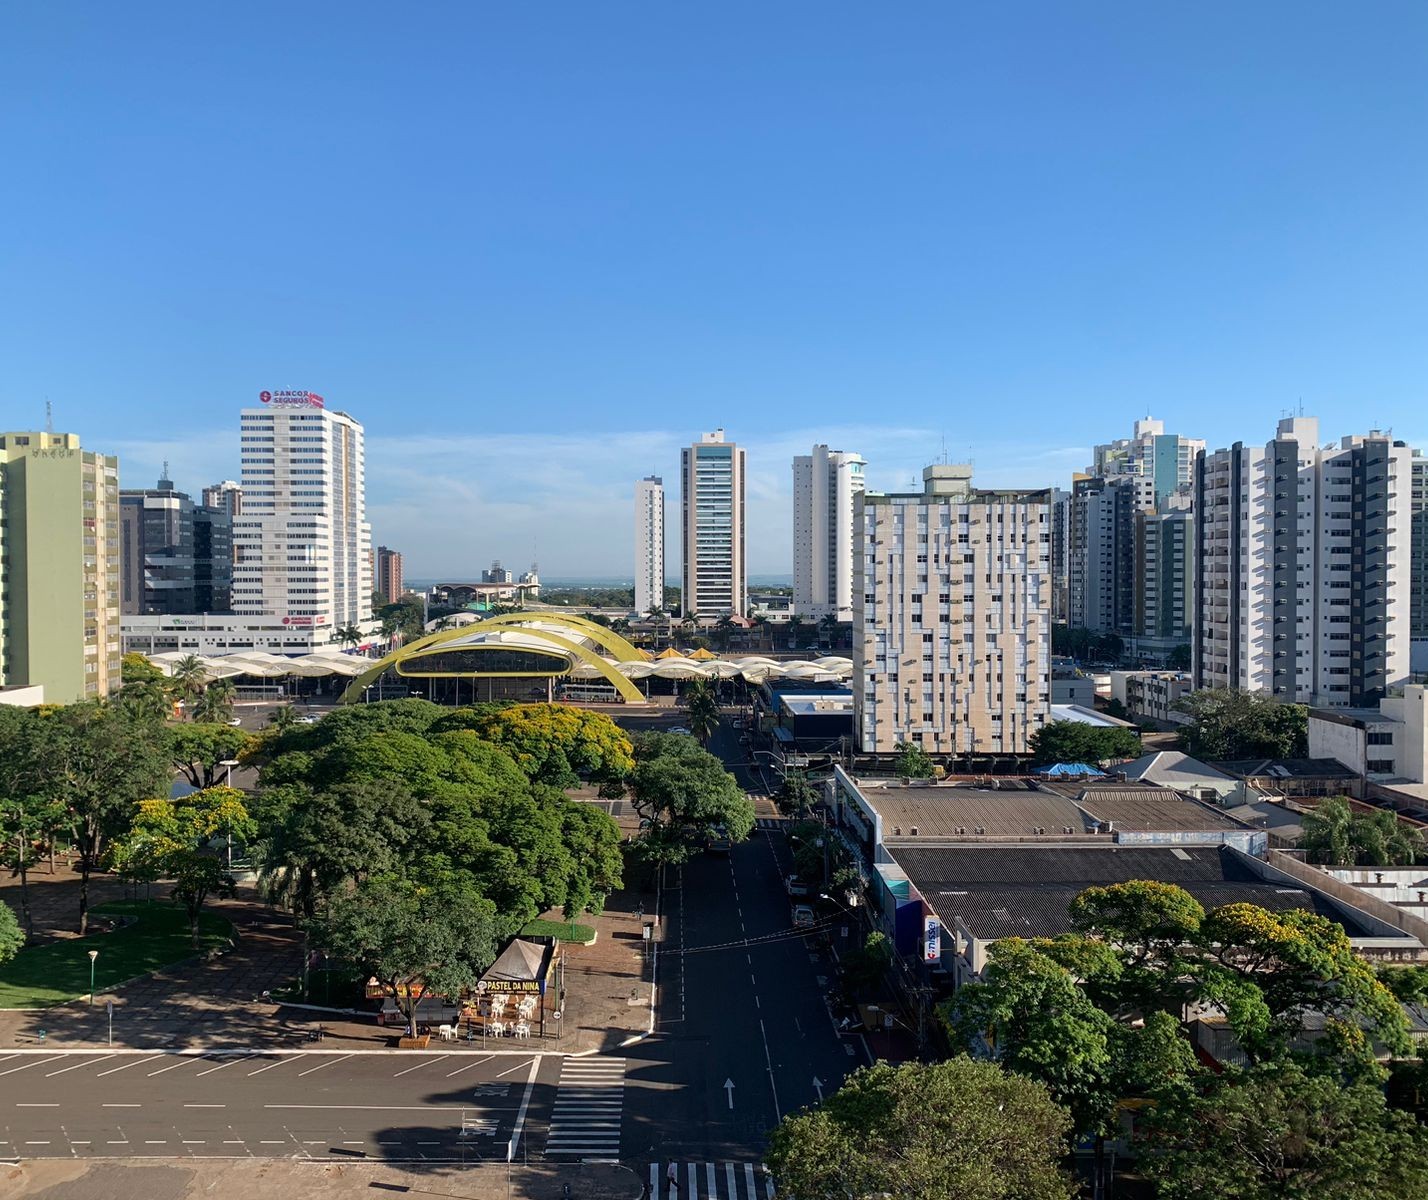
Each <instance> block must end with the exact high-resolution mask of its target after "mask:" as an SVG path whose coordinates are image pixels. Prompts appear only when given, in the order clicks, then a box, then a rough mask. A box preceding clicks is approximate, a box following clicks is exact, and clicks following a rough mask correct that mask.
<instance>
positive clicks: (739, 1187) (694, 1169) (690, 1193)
mask: <svg viewBox="0 0 1428 1200" xmlns="http://www.w3.org/2000/svg"><path fill="white" fill-rule="evenodd" d="M670 1167H673V1168H674V1171H673V1173H672V1174H673V1177H674V1181H675V1182H677V1183H678V1187H675V1186H674V1184H673V1183H672V1182H671V1171H670ZM773 1194H774V1183H773V1179H772V1178H771V1177H770V1176H769V1173H768V1172H767V1171H765V1170H764V1167H763V1164H762V1163H749V1162H742V1163H734V1162H723V1163H712V1162H677V1163H650V1183H649V1195H650V1200H773Z"/></svg>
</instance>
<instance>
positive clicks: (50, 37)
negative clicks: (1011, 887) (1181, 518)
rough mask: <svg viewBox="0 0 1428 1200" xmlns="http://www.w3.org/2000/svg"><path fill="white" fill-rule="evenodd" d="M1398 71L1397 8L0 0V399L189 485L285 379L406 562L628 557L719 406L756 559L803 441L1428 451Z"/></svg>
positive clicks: (1001, 456) (1019, 475)
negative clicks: (643, 499) (745, 487)
mask: <svg viewBox="0 0 1428 1200" xmlns="http://www.w3.org/2000/svg"><path fill="white" fill-rule="evenodd" d="M1425 52H1428V5H1424V4H1423V3H1421V0H1413V2H1392V0H1383V2H1378V3H1374V4H1371V5H1351V4H1347V3H1337V4H1325V3H1315V2H1313V0H1297V2H1295V3H1274V2H1268V0H1257V2H1256V3H1254V4H1248V5H1247V4H1242V3H1234V4H1231V3H1211V4H1200V5H1174V6H1172V5H1164V4H1154V5H1147V4H1142V3H1132V2H1129V0H1127V2H1125V3H1117V4H1098V3H1094V2H1086V3H1078V4H1066V3H1064V2H1061V0H1056V2H1050V3H1031V2H1027V3H1018V4H1014V5H1007V4H953V3H937V4H919V3H907V4H900V5H868V4H864V3H858V4H854V3H836V2H827V0H825V2H820V3H792V2H782V0H781V2H780V3H777V4H767V3H762V4H752V3H747V4H746V3H733V2H729V0H723V2H721V3H719V4H717V5H715V4H706V5H656V4H624V3H599V4H592V3H588V2H586V0H581V2H579V3H575V2H571V3H557V2H550V3H542V4H522V5H517V4H502V5H497V4H491V3H475V2H470V3H459V4H456V3H450V4H442V3H433V4H427V5H414V6H394V5H390V4H381V5H378V4H366V3H359V2H355V0H347V2H344V3H340V4H339V3H330V4H324V3H303V4H291V3H282V4H279V3H259V2H253V0H250V2H248V3H245V4H242V5H207V4H197V5H196V4H191V3H185V4H177V3H172V4H166V3H145V4H136V5H130V4H119V5H116V4H113V3H108V2H104V3H79V2H74V3H65V4H51V5H38V4H32V5H18V4H17V5H8V6H6V7H5V8H4V10H3V12H2V13H0V164H3V165H0V424H4V425H6V426H7V427H25V426H34V425H36V424H38V423H39V422H40V421H41V420H42V418H43V402H44V399H45V398H46V397H48V398H49V399H50V400H51V401H52V402H53V404H54V407H55V414H56V425H57V427H62V428H65V429H73V430H75V431H77V432H79V433H81V434H82V436H83V438H84V440H85V443H86V444H87V445H92V446H94V447H96V448H100V449H105V450H111V451H115V450H117V452H119V453H120V454H121V456H122V461H123V473H124V482H125V483H126V484H132V485H135V486H139V485H144V484H147V483H148V482H149V481H150V478H151V477H152V476H153V475H155V474H156V472H157V470H158V464H159V462H160V460H161V459H163V458H165V457H167V458H169V459H171V460H172V462H173V470H174V473H175V475H176V477H177V479H178V481H179V482H180V484H181V485H184V486H189V487H191V488H195V489H196V488H197V487H199V486H201V485H202V484H203V483H205V482H208V481H209V480H210V479H211V478H218V477H221V476H224V475H230V476H231V475H233V474H235V472H236V471H237V450H236V434H237V412H238V409H239V408H240V407H241V406H242V405H243V404H245V403H251V402H252V398H253V397H254V396H255V395H256V393H257V392H258V391H259V390H260V389H263V388H278V387H298V388H311V389H313V390H315V391H319V392H321V393H323V395H325V396H326V397H328V399H329V402H330V403H332V404H333V405H334V406H337V407H341V408H343V409H345V410H347V411H349V412H351V413H353V414H354V415H355V416H357V417H358V418H359V419H361V420H362V421H364V422H365V424H366V426H367V430H368V437H369V471H368V479H369V487H368V491H369V504H370V508H371V511H372V519H373V525H374V532H375V534H376V536H377V538H378V539H379V540H381V541H383V542H387V543H388V544H391V545H395V546H398V547H400V548H403V549H405V550H406V551H407V554H408V571H409V573H412V574H417V575H464V574H469V573H470V572H471V571H472V570H474V569H476V568H477V567H479V566H480V565H481V564H482V563H483V562H485V561H488V560H489V559H490V558H492V557H495V556H499V557H501V558H503V559H505V560H506V561H507V562H508V563H523V562H524V561H525V560H527V559H529V558H531V557H532V556H533V555H538V556H539V558H540V561H541V565H542V568H543V570H544V571H545V573H547V574H555V575H572V574H600V575H613V574H621V573H626V572H627V571H629V570H630V567H629V565H628V563H629V558H630V544H631V540H632V535H631V525H632V517H631V516H630V500H629V497H630V493H631V489H632V485H633V481H634V479H635V478H637V477H638V476H639V475H642V474H645V473H647V472H649V471H652V470H653V471H658V472H660V473H662V474H664V476H665V477H666V481H667V483H668V484H670V485H674V483H675V481H676V477H677V464H678V455H677V448H678V446H679V445H680V444H681V443H682V442H687V441H689V440H692V439H693V437H694V436H695V435H696V434H697V433H698V432H699V431H700V430H701V429H705V428H712V427H714V426H715V425H723V426H724V427H725V428H726V429H728V431H729V434H730V436H731V437H735V438H737V439H738V440H739V441H740V442H741V443H743V444H746V445H747V446H748V447H749V452H750V470H751V509H752V522H751V523H752V528H751V546H750V568H751V569H752V570H754V571H755V572H771V571H785V570H787V569H788V565H787V563H788V553H789V550H788V546H789V542H790V522H789V512H788V495H789V491H790V471H789V464H788V457H789V456H790V455H791V454H793V453H795V452H799V451H806V449H807V447H808V446H809V445H810V444H811V443H812V442H813V441H814V440H828V441H831V442H833V443H834V444H835V445H840V446H842V448H844V449H850V450H859V451H861V452H862V453H864V454H865V455H866V456H867V457H868V459H869V460H870V467H869V477H870V481H871V483H872V485H873V486H876V487H883V488H901V487H905V486H906V485H907V484H908V482H909V480H910V479H911V478H912V477H913V476H914V475H915V473H916V472H917V470H918V468H919V467H920V466H921V465H922V464H923V462H925V461H927V460H929V459H931V458H932V457H934V456H936V455H937V454H938V453H939V452H940V450H941V447H942V444H943V441H944V439H945V443H946V447H947V450H948V452H949V454H951V455H952V456H954V457H972V458H973V459H974V460H975V462H976V464H977V469H978V475H979V477H980V478H981V479H982V480H983V481H984V482H987V483H1000V484H1014V483H1015V484H1026V485H1045V484H1050V483H1054V482H1057V481H1060V480H1064V478H1065V477H1066V476H1067V474H1068V473H1069V471H1070V470H1072V469H1074V468H1077V467H1080V466H1082V465H1084V463H1085V462H1086V460H1087V458H1088V454H1089V447H1090V446H1091V445H1092V444H1093V443H1094V442H1097V441H1104V440H1107V439H1109V438H1110V437H1113V436H1119V435H1123V434H1125V433H1127V432H1128V431H1129V428H1130V425H1131V423H1132V421H1133V420H1134V419H1135V417H1137V416H1140V415H1145V414H1146V413H1154V414H1155V415H1156V416H1159V417H1162V418H1164V419H1165V420H1166V422H1167V428H1169V429H1171V430H1175V431H1180V432H1185V433H1190V434H1195V435H1200V436H1204V437H1207V438H1208V439H1209V440H1210V441H1211V443H1212V444H1216V445H1218V444H1226V443H1228V442H1230V441H1233V440H1235V439H1237V438H1243V439H1245V440H1247V441H1260V442H1262V441H1264V440H1265V439H1267V438H1268V436H1269V435H1270V433H1271V432H1272V428H1273V424H1274V421H1275V419H1276V418H1277V417H1278V416H1279V414H1280V413H1281V411H1283V410H1284V409H1286V408H1288V407H1290V406H1293V405H1295V404H1298V403H1300V402H1301V401H1302V403H1303V404H1304V407H1305V411H1306V412H1309V413H1311V414H1315V415H1318V416H1319V417H1320V420H1321V429H1322V431H1323V433H1324V435H1325V436H1326V437H1330V436H1332V437H1338V436H1339V435H1340V434H1343V433H1348V432H1357V431H1362V430H1363V429H1365V428H1366V427H1367V426H1369V425H1375V424H1376V425H1379V426H1391V427H1393V428H1394V430H1395V432H1396V433H1398V434H1399V435H1400V436H1403V437H1406V438H1408V439H1409V440H1410V441H1415V442H1419V443H1423V442H1424V441H1428V416H1425V415H1424V414H1425V413H1428V406H1425V404H1424V398H1425V379H1428V371H1425V368H1428V334H1425V330H1428V222H1426V221H1425V213H1428V138H1425V136H1424V130H1425V129H1428V61H1425ZM673 490H674V489H673V486H672V487H671V491H673ZM676 555H677V547H676V546H671V566H672V567H673V566H674V565H675V558H676Z"/></svg>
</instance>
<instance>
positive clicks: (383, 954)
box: [312, 876, 496, 1037]
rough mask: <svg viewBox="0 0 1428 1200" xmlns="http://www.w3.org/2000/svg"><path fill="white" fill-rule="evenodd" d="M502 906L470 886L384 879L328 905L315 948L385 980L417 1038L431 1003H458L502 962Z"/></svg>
mask: <svg viewBox="0 0 1428 1200" xmlns="http://www.w3.org/2000/svg"><path fill="white" fill-rule="evenodd" d="M495 924H496V911H495V906H494V905H493V904H492V903H491V902H490V901H489V900H488V899H486V898H485V897H484V896H482V895H480V894H479V893H478V892H477V891H476V889H475V888H473V887H472V886H471V885H470V884H468V883H462V882H460V881H454V880H452V881H438V882H436V883H434V884H432V885H430V886H424V885H420V884H418V883H416V882H414V881H412V880H408V879H395V878H392V877H390V876H376V877H374V878H371V879H367V880H364V881H363V882H362V883H360V884H358V885H357V886H356V887H354V888H352V889H351V890H349V891H343V892H339V893H337V894H336V895H334V896H333V897H332V899H331V900H330V901H329V902H328V904H327V907H326V909H325V910H324V911H323V912H322V913H321V914H319V916H318V917H317V919H316V920H315V922H314V924H313V932H312V938H313V942H314V944H315V945H317V946H318V947H320V948H321V949H323V950H325V951H327V952H328V953H329V954H331V955H333V956H334V957H336V958H339V959H343V960H345V961H346V962H349V963H352V964H353V965H354V966H357V967H359V968H360V969H361V970H362V971H363V972H365V973H367V974H369V975H371V976H373V977H374V978H375V979H377V980H378V981H379V982H380V983H381V985H382V987H383V988H384V989H385V990H386V993H387V995H389V996H390V997H391V998H392V1000H393V1001H394V1002H395V1003H396V1005H397V1007H398V1008H399V1009H400V1010H401V1012H402V1015H403V1016H405V1017H406V1021H407V1035H408V1036H410V1037H414V1036H415V1035H416V1030H417V1022H416V1014H417V1007H418V1005H420V1003H421V1001H422V1000H423V999H424V998H425V997H426V996H427V995H433V996H448V997H451V998H452V999H456V998H458V997H459V996H461V995H462V993H463V992H466V991H469V990H471V989H473V988H474V987H475V986H476V982H477V980H478V979H479V978H480V977H481V973H482V972H483V971H485V970H486V968H487V967H489V966H490V965H491V963H492V962H494V961H495V958H496V942H495V936H494V929H495Z"/></svg>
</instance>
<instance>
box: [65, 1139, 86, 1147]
mask: <svg viewBox="0 0 1428 1200" xmlns="http://www.w3.org/2000/svg"><path fill="white" fill-rule="evenodd" d="M69 1144H70V1145H71V1146H89V1145H92V1143H91V1142H90V1140H89V1139H88V1138H70V1139H69Z"/></svg>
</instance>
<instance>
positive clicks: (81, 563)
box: [0, 432, 120, 704]
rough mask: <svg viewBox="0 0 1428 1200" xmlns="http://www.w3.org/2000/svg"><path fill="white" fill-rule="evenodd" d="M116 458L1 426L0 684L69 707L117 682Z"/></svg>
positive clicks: (64, 436)
mask: <svg viewBox="0 0 1428 1200" xmlns="http://www.w3.org/2000/svg"><path fill="white" fill-rule="evenodd" d="M119 556H120V549H119V460H118V459H117V458H112V457H109V456H107V455H103V454H95V453H94V452H93V451H89V450H84V449H82V448H81V447H80V443H79V437H78V436H77V435H75V434H72V433H35V432H30V433H0V686H5V687H12V686H40V687H43V688H44V697H45V700H46V701H48V702H50V703H52V704H70V703H73V702H75V701H79V700H90V699H94V698H96V697H103V696H107V695H108V694H109V693H110V692H111V691H113V690H114V689H116V688H117V687H118V686H119V682H120V670H119V668H120V637H119V561H120V559H119Z"/></svg>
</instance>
